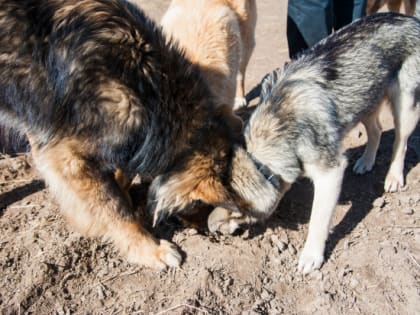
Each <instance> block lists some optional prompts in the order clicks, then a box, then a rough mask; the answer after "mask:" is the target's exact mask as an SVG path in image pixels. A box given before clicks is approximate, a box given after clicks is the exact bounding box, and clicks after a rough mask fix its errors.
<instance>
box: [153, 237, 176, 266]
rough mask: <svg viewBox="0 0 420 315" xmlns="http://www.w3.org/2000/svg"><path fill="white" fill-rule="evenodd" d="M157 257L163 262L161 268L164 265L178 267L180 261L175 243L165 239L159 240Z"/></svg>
mask: <svg viewBox="0 0 420 315" xmlns="http://www.w3.org/2000/svg"><path fill="white" fill-rule="evenodd" d="M158 257H159V259H160V261H161V262H163V263H164V264H165V266H164V267H163V268H165V267H166V266H168V267H178V266H179V265H180V264H181V261H182V257H181V254H180V253H179V252H178V250H177V249H176V247H175V245H173V244H171V243H169V242H168V241H165V240H160V244H159V254H158ZM161 269H162V268H161Z"/></svg>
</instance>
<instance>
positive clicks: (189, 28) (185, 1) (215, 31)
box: [162, 0, 257, 109]
mask: <svg viewBox="0 0 420 315" xmlns="http://www.w3.org/2000/svg"><path fill="white" fill-rule="evenodd" d="M256 19H257V11H256V3H255V0H172V2H171V4H170V6H169V8H168V10H167V11H166V13H165V15H164V17H163V18H162V26H163V28H164V31H165V32H166V33H167V34H169V35H170V36H172V37H173V38H175V39H176V40H178V42H179V43H180V45H181V46H182V48H184V49H185V53H186V55H187V58H188V59H190V61H192V62H193V63H196V64H198V65H200V67H201V68H202V70H203V74H204V76H205V78H206V79H207V81H208V83H209V85H210V89H211V91H212V93H213V94H214V95H215V96H216V98H218V99H219V104H224V105H230V108H233V109H236V108H238V107H240V106H243V105H246V100H245V98H244V79H245V71H246V67H247V65H248V61H249V59H250V57H251V54H252V51H253V49H254V46H255V38H254V31H255V24H256Z"/></svg>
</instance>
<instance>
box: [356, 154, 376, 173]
mask: <svg viewBox="0 0 420 315" xmlns="http://www.w3.org/2000/svg"><path fill="white" fill-rule="evenodd" d="M374 164H375V160H370V159H366V158H364V157H363V156H362V157H360V158H359V159H358V160H357V161H356V163H354V166H353V172H354V173H356V174H364V173H367V172H370V171H371V170H372V168H373V165H374Z"/></svg>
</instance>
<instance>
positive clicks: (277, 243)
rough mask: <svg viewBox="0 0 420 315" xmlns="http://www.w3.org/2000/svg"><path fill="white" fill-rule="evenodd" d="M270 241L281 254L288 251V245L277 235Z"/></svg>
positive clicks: (272, 236)
mask: <svg viewBox="0 0 420 315" xmlns="http://www.w3.org/2000/svg"><path fill="white" fill-rule="evenodd" d="M270 239H271V243H273V245H274V246H276V247H277V248H278V250H279V251H280V252H283V251H284V250H285V249H286V247H287V244H286V243H284V242H282V241H281V240H280V239H279V237H278V236H277V235H275V234H273V235H271V237H270Z"/></svg>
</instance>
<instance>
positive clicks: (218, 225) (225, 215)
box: [207, 207, 242, 235]
mask: <svg viewBox="0 0 420 315" xmlns="http://www.w3.org/2000/svg"><path fill="white" fill-rule="evenodd" d="M241 221H242V215H241V214H239V213H236V212H231V211H229V210H227V209H225V208H222V207H217V208H215V209H214V210H213V211H212V212H211V213H210V215H209V217H208V219H207V227H208V229H209V231H210V232H211V233H214V232H220V233H222V234H224V235H230V234H233V233H234V232H235V231H236V230H237V229H238V228H239V225H240V224H241Z"/></svg>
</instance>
